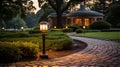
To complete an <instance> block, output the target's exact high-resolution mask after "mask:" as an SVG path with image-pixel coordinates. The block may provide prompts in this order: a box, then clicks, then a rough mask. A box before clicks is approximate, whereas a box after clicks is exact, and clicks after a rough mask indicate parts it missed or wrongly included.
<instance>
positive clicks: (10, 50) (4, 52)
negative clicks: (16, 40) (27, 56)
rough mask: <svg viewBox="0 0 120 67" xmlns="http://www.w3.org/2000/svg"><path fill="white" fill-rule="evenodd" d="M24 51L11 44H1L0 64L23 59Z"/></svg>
mask: <svg viewBox="0 0 120 67" xmlns="http://www.w3.org/2000/svg"><path fill="white" fill-rule="evenodd" d="M21 54H22V51H21V50H20V49H19V48H18V47H16V46H14V45H13V44H12V43H10V42H0V62H1V63H4V62H14V61H18V60H20V59H21V58H22V56H21Z"/></svg>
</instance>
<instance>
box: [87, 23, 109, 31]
mask: <svg viewBox="0 0 120 67" xmlns="http://www.w3.org/2000/svg"><path fill="white" fill-rule="evenodd" d="M89 27H90V29H99V30H101V29H110V28H111V24H110V23H108V22H106V21H95V22H94V23H92V24H91V25H90V26H89Z"/></svg>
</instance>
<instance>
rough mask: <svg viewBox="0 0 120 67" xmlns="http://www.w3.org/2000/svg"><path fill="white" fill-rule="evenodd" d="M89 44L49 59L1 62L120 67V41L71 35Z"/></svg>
mask: <svg viewBox="0 0 120 67" xmlns="http://www.w3.org/2000/svg"><path fill="white" fill-rule="evenodd" d="M70 37H71V38H73V39H76V40H80V41H83V42H85V43H86V44H88V46H87V47H86V48H85V49H84V50H82V51H79V52H77V53H74V54H71V55H68V56H65V57H61V58H55V59H49V60H41V61H29V62H17V63H12V64H5V65H4V64H1V65H0V67H3V66H5V67H120V43H117V42H112V41H105V40H99V39H92V38H84V37H75V36H70Z"/></svg>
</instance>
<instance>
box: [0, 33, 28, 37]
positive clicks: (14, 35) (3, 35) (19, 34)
mask: <svg viewBox="0 0 120 67" xmlns="http://www.w3.org/2000/svg"><path fill="white" fill-rule="evenodd" d="M29 36H30V35H29V34H28V33H27V32H2V33H0V38H21V37H29Z"/></svg>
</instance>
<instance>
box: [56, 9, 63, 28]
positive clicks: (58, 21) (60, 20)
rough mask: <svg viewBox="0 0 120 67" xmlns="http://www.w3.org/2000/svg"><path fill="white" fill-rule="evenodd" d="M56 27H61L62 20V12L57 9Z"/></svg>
mask: <svg viewBox="0 0 120 67" xmlns="http://www.w3.org/2000/svg"><path fill="white" fill-rule="evenodd" d="M56 13H57V28H63V22H62V13H61V11H57V12H56Z"/></svg>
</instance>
